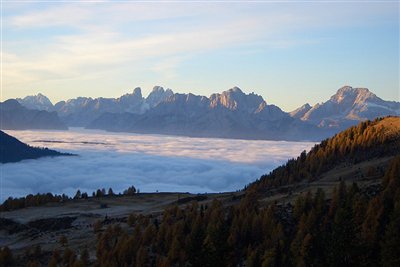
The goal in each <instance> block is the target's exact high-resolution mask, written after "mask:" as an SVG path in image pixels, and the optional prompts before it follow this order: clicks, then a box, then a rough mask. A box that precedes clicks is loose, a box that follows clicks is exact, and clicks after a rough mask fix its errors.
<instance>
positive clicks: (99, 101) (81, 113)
mask: <svg viewBox="0 0 400 267" xmlns="http://www.w3.org/2000/svg"><path fill="white" fill-rule="evenodd" d="M55 110H56V111H57V112H58V114H59V116H60V117H61V119H62V120H63V121H65V122H66V123H67V124H68V125H70V126H86V125H87V124H89V123H90V122H91V121H93V120H95V119H96V118H98V117H99V116H100V115H102V114H103V113H106V112H110V113H122V112H130V113H143V112H145V111H146V110H147V106H146V104H145V103H144V98H143V96H142V92H141V89H140V88H139V87H137V88H135V89H134V90H133V92H132V93H131V94H125V95H123V96H121V97H119V98H103V97H100V98H95V99H93V98H90V97H89V98H88V97H78V98H75V99H70V100H68V101H61V102H58V103H57V104H56V105H55Z"/></svg>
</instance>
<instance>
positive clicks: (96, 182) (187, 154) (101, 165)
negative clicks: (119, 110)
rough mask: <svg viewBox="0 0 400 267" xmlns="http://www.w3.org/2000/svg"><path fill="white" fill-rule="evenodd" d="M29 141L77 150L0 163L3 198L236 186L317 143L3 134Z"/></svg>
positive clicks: (200, 190) (87, 133)
mask: <svg viewBox="0 0 400 267" xmlns="http://www.w3.org/2000/svg"><path fill="white" fill-rule="evenodd" d="M6 132H7V133H8V134H10V135H12V136H15V137H16V138H18V139H20V140H21V141H23V142H25V143H28V144H30V145H32V146H39V147H49V148H51V149H56V150H58V151H62V152H70V153H74V154H78V156H74V157H46V158H41V159H36V160H24V161H21V162H18V163H7V164H0V187H1V188H0V189H1V190H0V193H1V196H0V201H4V200H5V199H6V198H8V197H9V196H13V197H19V196H25V195H27V194H30V193H32V194H36V193H47V192H52V193H56V194H62V193H65V194H68V195H70V196H73V195H74V194H75V192H76V191H77V189H80V190H81V191H83V192H85V191H86V192H88V193H89V194H91V192H93V191H95V190H96V189H98V188H106V190H108V188H109V187H112V188H113V190H114V192H121V191H123V190H124V189H126V188H128V187H129V186H131V185H134V186H135V187H136V188H139V189H140V191H141V192H155V191H159V192H167V191H168V192H192V193H204V192H223V191H235V190H238V189H241V188H243V187H244V186H245V185H246V184H248V183H250V182H252V181H254V180H256V179H257V178H259V177H260V176H261V175H262V174H265V173H268V172H269V171H271V170H272V169H273V168H275V167H277V166H279V165H280V164H282V163H284V162H286V161H287V160H288V159H289V158H292V157H296V156H297V155H298V154H299V153H300V152H301V151H303V150H309V149H310V148H311V147H312V146H313V145H314V143H310V142H286V141H249V140H232V139H219V138H190V137H179V136H165V135H142V134H140V135H139V134H126V133H109V132H104V131H94V130H84V129H79V128H72V129H70V130H69V131H6Z"/></svg>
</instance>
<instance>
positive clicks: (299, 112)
mask: <svg viewBox="0 0 400 267" xmlns="http://www.w3.org/2000/svg"><path fill="white" fill-rule="evenodd" d="M311 108H312V107H311V106H310V104H308V103H306V104H304V105H302V106H301V107H299V108H297V109H295V110H293V111H291V112H289V115H290V116H291V117H293V118H296V119H300V118H302V117H304V115H305V114H306V113H307V112H308V111H310V109H311Z"/></svg>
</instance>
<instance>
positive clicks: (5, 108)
mask: <svg viewBox="0 0 400 267" xmlns="http://www.w3.org/2000/svg"><path fill="white" fill-rule="evenodd" d="M0 121H1V125H0V128H1V129H9V130H23V129H55V130H66V129H68V128H67V127H66V126H65V124H64V123H62V122H61V120H60V118H59V117H58V115H57V113H56V112H48V111H45V110H32V109H27V108H25V107H23V106H22V105H21V104H20V103H18V101H17V100H15V99H9V100H7V101H4V102H2V103H0Z"/></svg>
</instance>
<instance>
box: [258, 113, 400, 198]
mask: <svg viewBox="0 0 400 267" xmlns="http://www.w3.org/2000/svg"><path fill="white" fill-rule="evenodd" d="M399 151H400V117H386V118H382V119H376V120H374V121H365V122H361V123H359V124H358V125H357V126H352V127H350V128H349V129H347V130H345V131H342V132H340V133H338V134H336V135H335V136H333V137H332V138H329V139H326V140H324V141H322V142H321V143H320V144H318V145H316V146H314V147H313V148H312V149H311V151H309V152H308V153H306V152H303V153H302V154H301V155H300V156H299V157H298V158H297V159H291V160H289V161H288V162H287V163H286V164H285V165H283V166H281V167H278V168H276V169H275V170H273V171H272V172H271V173H270V174H268V175H264V176H262V177H261V178H260V179H259V180H258V181H256V182H255V183H253V184H252V185H250V188H253V189H256V190H259V191H265V190H268V189H269V188H271V187H276V186H283V185H288V184H293V183H296V182H301V181H306V182H312V181H316V180H318V179H320V177H321V174H322V173H324V172H327V171H329V170H331V169H332V168H334V167H336V166H338V165H339V164H343V163H346V164H355V163H359V162H363V161H367V160H371V159H374V158H380V157H390V156H394V155H399V154H400V153H399Z"/></svg>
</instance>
